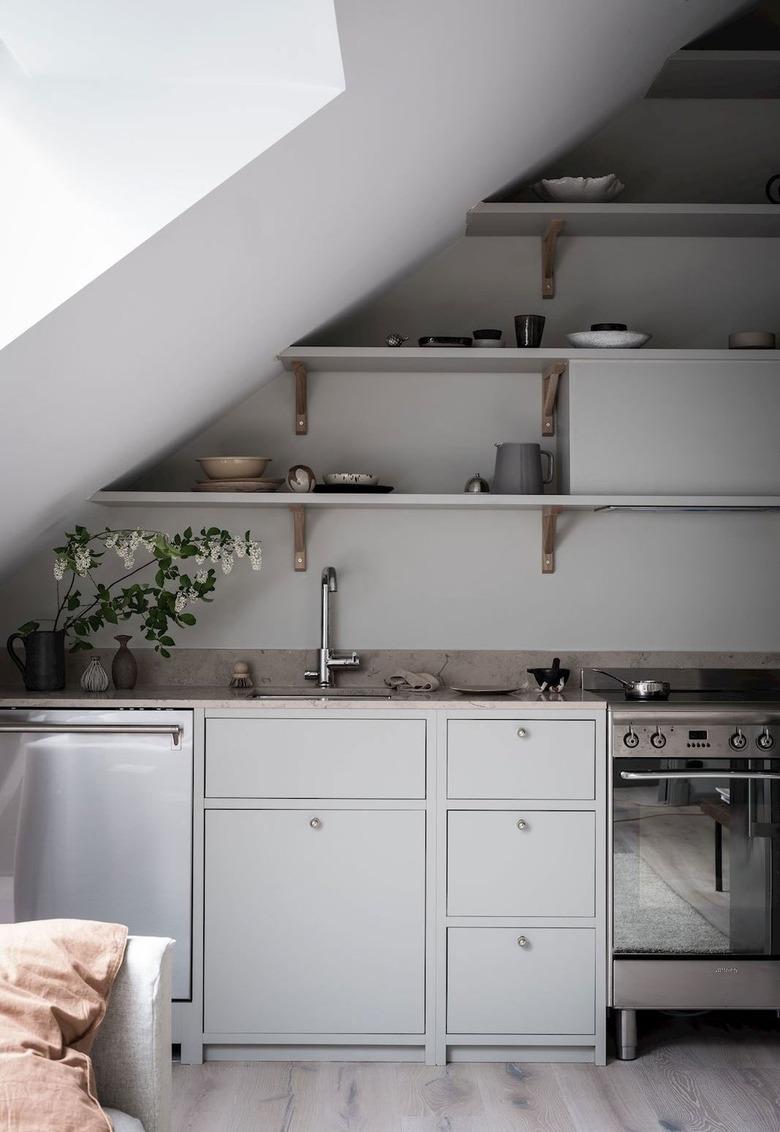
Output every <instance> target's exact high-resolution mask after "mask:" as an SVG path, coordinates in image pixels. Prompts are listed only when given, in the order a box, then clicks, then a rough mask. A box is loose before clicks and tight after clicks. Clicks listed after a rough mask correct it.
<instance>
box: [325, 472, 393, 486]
mask: <svg viewBox="0 0 780 1132" xmlns="http://www.w3.org/2000/svg"><path fill="white" fill-rule="evenodd" d="M322 478H323V479H324V481H325V483H326V484H327V485H328V487H339V486H341V485H345V484H349V485H350V486H352V487H376V485H377V484H378V483H379V476H375V475H374V474H373V472H328V474H327V475H326V476H323V477H322Z"/></svg>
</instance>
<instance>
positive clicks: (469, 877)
mask: <svg viewBox="0 0 780 1132" xmlns="http://www.w3.org/2000/svg"><path fill="white" fill-rule="evenodd" d="M595 854H596V815H595V814H593V813H590V812H588V813H581V812H579V811H576V810H572V811H569V812H565V811H561V810H558V811H551V810H531V811H522V810H487V811H486V810H479V811H473V810H452V811H450V814H449V816H448V819H447V911H448V912H449V914H450V916H594V915H595V913H596V907H595V899H596V897H595V892H596V889H595V885H596V874H595Z"/></svg>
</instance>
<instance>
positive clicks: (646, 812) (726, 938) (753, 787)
mask: <svg viewBox="0 0 780 1132" xmlns="http://www.w3.org/2000/svg"><path fill="white" fill-rule="evenodd" d="M690 764H691V760H689V759H670V758H666V759H664V758H655V757H651V756H649V757H641V758H615V759H614V760H613V765H612V776H613V777H612V781H613V787H612V803H613V828H612V839H613V857H612V861H613V871H612V945H613V946H612V950H613V959H614V967H613V1000H614V1005H638V1006H642V1005H647V1006H656V1005H670V1006H674V1005H677V1006H680V1007H682V1006H684V1005H688V1004H689V1002H694V1001H695V1003H696V1005H700V1006H706V1005H742V1006H750V1005H759V1002H756V1003H753V1002H752V1001H749V999H750V998H751V997H752V994H750V993H748V992H747V991H746V990H745V989H744V987H742V986H741V984H742V983H743V981H744V980H745V979H747V981H748V982H750V980H751V979H752V980H753V983H754V984H756V986H758V984H759V983H761V982H763V974H767V976H768V977H771V978H770V981H771V987H772V989H771V991H770V990H768V986H767V984H766V983H765V982H764V985H763V986H762V987H761V989H760V990H757V991H756V992H755V994H756V997H757V998H759V999H760V1005H763V1006H765V1007H770V1006H776V1005H778V1003H777V1002H776V1001H774V1000H775V999H777V998H778V997H780V962H777V961H778V960H780V757H778V758H774V759H773V758H749V759H747V758H741V759H739V758H735V757H732V758H722V759H714V758H711V759H707V760H704V761H702V760H695V766H691V765H690ZM656 960H663V961H664V962H665V964H668V966H665V967H664V970H663V971H662V972H661V971H660V970H659V964H658V963H657V962H649V961H656ZM692 963H693V964H694V965H693V966H692ZM696 964H698V966H696ZM705 971H706V973H707V977H708V981H710V985H712V984H711V980H710V979H709V976H712V977H716V976H717V977H718V982H719V984H720V985H719V987H718V989H717V991H713V995H714V997H713V1001H711V1002H708V1001H705V1000H704V999H705V998H706V992H704V991H703V990H702V989H701V987H700V986H699V987H694V985H693V983H692V982H691V980H694V982H695V979H696V978H697V977H698V976H699V975H703V974H704V973H705ZM648 980H649V981H650V982H651V983H652V985H653V986H654V987H657V988H659V989H658V993H657V994H656V993H655V992H653V993H650V992H649V991H648V989H647V982H648ZM724 981H725V982H727V983H728V984H729V985H730V986H731V987H733V988H734V995H735V996H736V999H737V1000H738V1001H734V1002H730V1001H725V1000H724V993H723V989H722V988H723V982H724ZM663 982H666V983H667V984H668V983H669V982H673V983H675V984H677V986H676V989H675V990H674V991H671V990H670V989H669V986H668V985H667V986H665V987H663V986H662V984H663ZM638 986H641V987H643V989H642V990H639V989H637V988H638ZM689 993H690V995H691V996H692V998H690V997H688V995H689ZM642 995H644V997H645V999H647V998H648V997H649V998H650V999H651V1001H636V1002H631V1003H629V1002H628V1001H626V999H627V998H629V999H630V998H635V999H636V998H641V997H642ZM659 995H660V998H659V997H658V996H659ZM670 996H671V997H670ZM702 996H704V998H703V997H702ZM767 996H768V997H767ZM666 999H669V1001H666ZM672 999H674V1001H672ZM725 999H728V994H726V996H725ZM662 1000H663V1001H662Z"/></svg>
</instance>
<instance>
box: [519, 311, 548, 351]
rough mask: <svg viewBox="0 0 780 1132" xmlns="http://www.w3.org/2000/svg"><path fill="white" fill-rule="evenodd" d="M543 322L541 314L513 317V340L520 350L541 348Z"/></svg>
mask: <svg viewBox="0 0 780 1132" xmlns="http://www.w3.org/2000/svg"><path fill="white" fill-rule="evenodd" d="M544 322H545V319H544V315H543V314H516V315H515V338H516V339H517V345H518V346H519V347H520V349H527V348H529V347H534V346H541V344H542V335H543V334H544Z"/></svg>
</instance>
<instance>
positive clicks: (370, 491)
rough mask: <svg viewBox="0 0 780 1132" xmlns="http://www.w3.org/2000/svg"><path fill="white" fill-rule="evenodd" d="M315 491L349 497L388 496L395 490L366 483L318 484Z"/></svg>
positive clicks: (379, 484)
mask: <svg viewBox="0 0 780 1132" xmlns="http://www.w3.org/2000/svg"><path fill="white" fill-rule="evenodd" d="M314 490H315V491H319V492H329V493H331V494H334V495H338V494H339V493H341V494H342V495H344V494H345V493H346V494H347V495H387V493H388V491H395V488H394V487H386V486H385V485H383V484H381V483H378V484H374V486H373V487H372V486H370V485H369V484H365V483H360V484H357V483H334V484H327V483H318V484H315V486H314Z"/></svg>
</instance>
